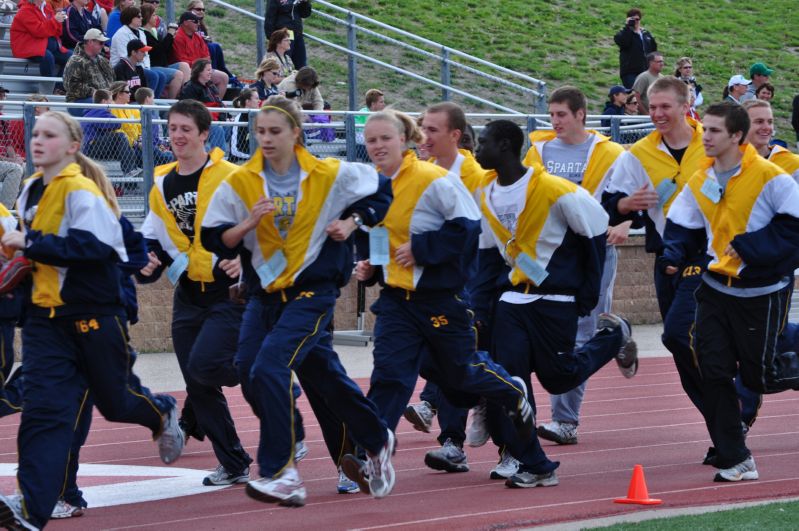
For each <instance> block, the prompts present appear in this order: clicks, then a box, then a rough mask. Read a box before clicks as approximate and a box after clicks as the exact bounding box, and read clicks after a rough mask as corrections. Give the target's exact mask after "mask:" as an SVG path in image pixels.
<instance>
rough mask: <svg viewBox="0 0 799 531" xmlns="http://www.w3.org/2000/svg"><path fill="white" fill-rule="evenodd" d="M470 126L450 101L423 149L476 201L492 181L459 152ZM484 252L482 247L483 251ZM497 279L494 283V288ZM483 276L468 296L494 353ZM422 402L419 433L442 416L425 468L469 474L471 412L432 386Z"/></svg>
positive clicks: (417, 409)
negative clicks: (466, 448) (483, 184)
mask: <svg viewBox="0 0 799 531" xmlns="http://www.w3.org/2000/svg"><path fill="white" fill-rule="evenodd" d="M466 127H467V124H466V115H465V114H464V112H463V109H462V108H461V107H460V106H459V105H458V104H456V103H453V102H449V101H445V102H442V103H437V104H435V105H432V106H430V107H428V108H427V109H426V110H425V112H424V115H423V117H422V132H423V133H424V136H425V140H424V143H423V144H422V146H421V147H422V149H424V150H426V151H427V152H428V153H429V154H430V156H431V158H430V162H432V163H434V164H436V165H438V166H441V167H442V168H447V169H448V170H449V171H450V174H449V177H450V178H451V179H452V180H453V181H454V182H456V183H457V184H458V185H459V186H465V187H466V189H467V190H468V191H469V194H470V195H471V196H472V197H474V196H475V193H476V190H477V189H478V187H479V185H480V183H481V182H482V181H483V180H484V179H485V178H486V173H487V172H486V171H485V170H484V169H483V168H481V167H480V165H479V164H478V163H477V161H476V160H475V159H474V156H473V155H472V154H471V153H470V152H469V151H467V150H465V149H460V148H459V147H458V145H459V143H460V140H461V137H462V136H463V134H464V131H465V129H466ZM481 247H482V246H481ZM481 258H482V249H480V251H478V260H480V259H481ZM492 280H495V279H489V284H491V283H492V282H490V281H492ZM480 285H481V281H480V279H479V277H476V278H473V279H471V280H470V281H469V282H467V285H466V296H467V297H468V300H469V303H470V305H471V307H472V310H473V311H474V312H475V326H476V328H477V331H478V334H477V340H478V348H479V349H480V350H486V351H487V350H488V349H489V346H490V345H489V343H488V342H487V341H486V339H487V337H488V336H487V333H488V330H487V327H488V313H489V309H488V308H489V306H490V300H485V299H486V296H487V297H488V298H490V296H491V293H490V291H492V290H488V291H489V293H486V290H485V289H482V290H481V289H479V286H480ZM419 398H420V399H421V402H419V403H416V404H410V405H408V407H407V408H406V409H405V414H404V416H405V418H406V419H407V420H408V421H409V422H411V424H413V426H414V428H415V429H417V430H419V431H424V432H429V431H430V428H431V426H432V420H433V417H434V416H436V415H438V422H439V426H440V427H441V434H440V435H439V436H438V442H439V443H440V444H441V448H436V449H435V450H431V451H429V452H427V454H426V455H425V464H426V465H427V466H429V467H430V468H432V469H434V470H444V471H446V472H467V471H468V470H469V464H468V462H467V459H466V453H465V452H464V451H463V444H464V442H465V441H466V419H467V415H468V410H466V409H462V408H456V407H454V406H453V405H452V404H450V403H449V402H448V401H447V400H446V398H445V397H444V396H443V393H441V392H440V391H439V389H438V387H437V386H436V385H435V384H433V383H431V382H428V383H427V384H426V385H425V387H424V389H423V390H422V393H421V394H420V397H419Z"/></svg>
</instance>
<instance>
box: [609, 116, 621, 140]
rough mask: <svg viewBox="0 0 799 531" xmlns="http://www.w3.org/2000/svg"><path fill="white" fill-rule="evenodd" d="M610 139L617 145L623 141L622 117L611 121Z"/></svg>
mask: <svg viewBox="0 0 799 531" xmlns="http://www.w3.org/2000/svg"><path fill="white" fill-rule="evenodd" d="M610 139H611V140H613V141H614V142H616V143H620V142H619V141H620V140H621V117H614V118H611V119H610Z"/></svg>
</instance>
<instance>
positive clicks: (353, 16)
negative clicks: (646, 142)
mask: <svg viewBox="0 0 799 531" xmlns="http://www.w3.org/2000/svg"><path fill="white" fill-rule="evenodd" d="M210 1H211V2H213V3H215V4H217V5H220V6H222V7H225V8H227V9H230V10H232V11H234V12H236V13H239V14H241V15H244V16H245V17H248V18H250V19H253V20H255V21H257V22H259V23H263V21H264V17H263V15H261V13H263V12H264V0H256V13H252V12H249V11H247V10H245V9H243V8H240V7H238V6H234V5H232V4H230V3H228V2H225V1H224V0H210ZM173 2H174V0H167V4H168V8H167V12H168V13H169V12H171V11H172V9H170V7H171V6H173ZM317 5H322V6H326V7H331V8H332V9H335V10H338V11H341V12H344V13H347V20H346V21H344V20H341V19H338V18H336V17H334V16H332V15H329V14H327V13H324V12H320V11H318V12H317V16H319V17H320V18H324V19H325V20H331V21H333V22H335V23H337V24H343V25H345V26H346V27H347V47H343V46H339V45H337V44H334V43H332V42H330V41H327V40H325V39H322V38H321V37H317V36H315V35H313V34H312V33H308V32H307V31H305V32H304V33H303V34H304V36H305V37H307V38H308V39H309V40H312V41H315V42H318V43H320V44H323V45H325V46H328V47H331V48H333V49H335V50H338V51H342V52H344V53H346V54H347V56H348V73H349V76H348V77H349V83H348V91H349V98H348V99H349V108H351V109H353V108H355V107H356V105H355V102H356V101H357V100H358V99H359V98H358V96H357V92H358V91H357V74H356V69H357V66H356V65H355V62H354V59H355V58H358V59H362V60H364V61H368V62H371V63H373V64H376V65H379V66H382V67H383V68H388V69H389V70H391V71H394V72H396V73H399V74H402V75H405V76H408V77H411V78H413V79H416V80H418V81H422V82H423V83H426V84H428V85H432V86H434V87H437V88H440V89H442V99H444V100H448V99H449V97H450V93H455V94H460V95H462V96H465V97H467V98H470V99H472V100H474V101H478V102H480V103H483V104H485V105H489V106H491V107H494V108H496V109H500V110H503V111H509V112H518V111H515V110H514V109H511V108H510V107H505V106H503V105H500V104H498V103H494V102H491V101H489V100H486V99H484V98H480V97H479V96H475V95H473V94H470V93H468V92H466V91H463V90H461V89H456V88H454V87H452V86H451V84H450V82H449V79H450V73H449V68H450V66H454V67H457V68H460V69H463V70H465V71H466V72H469V73H472V74H474V75H478V76H481V77H483V78H484V79H487V80H490V81H492V82H495V83H500V84H502V85H505V86H508V87H511V88H514V89H516V90H520V91H522V92H524V93H527V94H530V95H532V96H533V97H534V98H535V106H536V108H537V110H538V111H543V110H544V109H545V100H546V83H545V82H543V81H541V80H539V79H535V78H533V77H531V76H527V75H525V74H521V73H520V72H516V71H515V70H511V69H509V68H505V67H502V66H500V65H497V64H494V63H491V62H489V61H486V60H484V59H480V58H479V57H475V56H472V55H469V54H467V53H464V52H461V51H459V50H455V49H452V48H449V47H447V46H444V45H442V44H440V43H436V42H435V41H431V40H429V39H425V38H423V37H419V36H417V35H414V34H412V33H409V32H406V31H404V30H400V29H398V28H395V27H393V26H390V25H388V24H384V23H382V22H379V21H377V20H374V19H371V18H369V17H364V16H363V15H359V14H357V13H353V12H352V11H348V10H346V9H343V8H339V7H337V6H334V5H333V4H330V3H328V2H323V1H321V2H320V1H317ZM356 20H362V21H364V22H369V23H370V24H375V25H377V26H379V27H381V28H384V29H386V30H389V31H393V32H395V33H398V34H399V35H402V36H405V37H408V38H412V39H415V40H417V41H420V42H424V43H425V44H426V45H428V46H435V47H437V48H438V49H439V50H440V55H436V54H435V53H432V52H430V51H427V50H423V49H421V48H418V47H416V46H413V45H411V44H408V43H405V42H402V41H399V40H397V39H394V38H392V37H389V36H386V35H382V34H380V33H377V32H375V31H372V30H370V29H367V28H364V27H361V26H358V25H357V24H356ZM356 30H359V31H362V32H364V33H366V34H368V35H372V36H374V37H377V38H381V39H384V40H386V41H387V42H389V43H391V44H393V45H395V46H400V47H403V48H406V49H409V50H412V51H414V52H416V53H419V54H421V55H423V56H425V57H433V58H435V59H436V60H438V61H440V62H441V81H442V82H441V83H439V82H437V81H433V80H431V79H429V78H426V77H424V76H420V75H418V74H414V73H412V72H409V71H407V70H404V69H401V68H398V67H395V66H393V65H390V64H388V63H385V62H383V61H380V60H379V59H375V58H372V57H370V56H367V55H364V54H361V53H359V52H357V51H356V50H355V46H356V44H355V43H356V38H355V35H356V33H355V32H356ZM262 33H263V32H262V31H261V29H260V27H259V26H256V36H257V37H258V39H257V45H258V56H259V58H260V57H263V55H264V50H263V35H262ZM451 55H455V56H458V57H462V58H465V59H468V60H470V61H474V62H476V63H478V64H481V65H484V66H487V67H489V68H493V69H495V70H497V71H499V72H502V73H504V74H507V75H510V76H515V77H516V78H519V79H522V80H525V81H528V82H530V83H533V84H535V85H536V87H537V88H535V89H534V88H530V87H525V86H523V85H520V84H518V83H514V82H512V81H509V80H507V79H504V78H501V77H499V76H495V75H492V74H489V73H487V72H483V71H481V70H479V69H477V68H473V67H471V66H467V65H464V64H461V63H458V62H456V61H452V60H451V59H450V56H451ZM520 114H521V113H520Z"/></svg>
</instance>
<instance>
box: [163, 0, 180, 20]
mask: <svg viewBox="0 0 799 531" xmlns="http://www.w3.org/2000/svg"><path fill="white" fill-rule="evenodd" d="M165 9H166V21H167V22H177V20H176V19H175V0H166V8H165Z"/></svg>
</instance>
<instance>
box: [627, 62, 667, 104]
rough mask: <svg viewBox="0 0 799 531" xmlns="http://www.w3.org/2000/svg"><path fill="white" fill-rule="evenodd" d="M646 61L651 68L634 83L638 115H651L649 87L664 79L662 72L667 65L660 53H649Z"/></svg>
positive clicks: (642, 73) (639, 75)
mask: <svg viewBox="0 0 799 531" xmlns="http://www.w3.org/2000/svg"><path fill="white" fill-rule="evenodd" d="M646 60H647V63H648V64H649V68H648V69H647V70H644V71H643V72H641V73H640V74H638V77H636V78H635V83H633V92H634V93H635V96H636V98H637V99H638V114H649V96H648V91H649V87H650V86H651V85H652V83H654V82H655V81H657V80H658V79H659V78H661V77H663V76H662V75H661V73H660V72H661V71H662V70H663V65H664V64H665V62H664V61H663V55H661V54H660V53H659V52H651V53H648V54H647V55H646Z"/></svg>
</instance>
